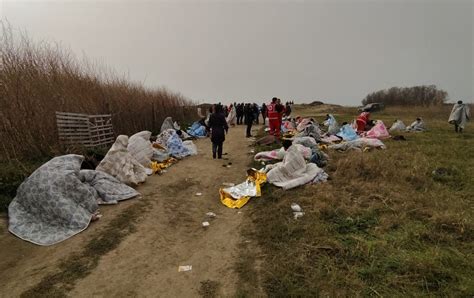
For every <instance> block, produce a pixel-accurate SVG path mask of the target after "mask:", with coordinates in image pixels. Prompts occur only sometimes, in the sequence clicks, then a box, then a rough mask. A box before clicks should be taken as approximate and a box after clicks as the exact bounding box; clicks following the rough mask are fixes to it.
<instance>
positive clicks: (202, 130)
mask: <svg viewBox="0 0 474 298" xmlns="http://www.w3.org/2000/svg"><path fill="white" fill-rule="evenodd" d="M186 132H187V133H188V134H189V135H191V136H193V137H196V138H204V137H206V135H207V131H206V127H205V126H204V125H201V123H199V122H198V121H196V122H194V123H193V125H191V127H190V128H188V130H187V131H186Z"/></svg>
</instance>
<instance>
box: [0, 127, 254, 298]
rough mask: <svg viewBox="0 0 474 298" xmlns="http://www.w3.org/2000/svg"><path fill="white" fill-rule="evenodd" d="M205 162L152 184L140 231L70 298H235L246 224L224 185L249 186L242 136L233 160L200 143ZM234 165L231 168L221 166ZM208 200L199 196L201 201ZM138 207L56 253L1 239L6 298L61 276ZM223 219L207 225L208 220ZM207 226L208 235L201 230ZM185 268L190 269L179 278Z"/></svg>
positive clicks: (0, 275)
mask: <svg viewBox="0 0 474 298" xmlns="http://www.w3.org/2000/svg"><path fill="white" fill-rule="evenodd" d="M196 144H197V146H198V152H199V154H198V155H197V156H193V157H189V158H186V159H184V160H182V161H180V162H179V163H178V164H176V165H174V166H173V167H171V168H169V169H168V172H167V173H165V174H163V175H162V176H153V177H149V179H148V180H147V182H146V183H145V184H144V185H143V186H141V187H140V188H139V189H138V190H139V191H140V192H141V193H142V194H143V195H144V197H143V198H142V199H141V200H144V201H146V202H147V208H145V210H144V211H143V213H142V214H141V215H140V216H139V219H138V222H137V223H136V227H135V230H134V232H133V233H132V234H130V235H128V236H127V237H125V238H124V239H123V240H122V241H121V243H120V244H119V245H118V247H117V248H116V249H114V250H112V251H110V252H108V253H107V254H105V255H104V256H102V257H101V258H100V261H99V263H98V265H97V267H96V268H95V269H94V270H93V271H92V272H91V273H90V274H89V275H88V276H86V277H85V278H83V279H81V280H79V281H77V282H76V284H75V287H74V288H73V289H72V290H71V291H70V292H69V294H70V295H71V296H91V295H94V296H137V295H138V296H160V297H189V296H197V295H198V290H199V288H200V287H201V282H206V281H207V282H208V284H212V285H213V289H214V288H217V293H218V294H219V295H224V296H231V295H233V294H234V293H235V285H236V282H237V278H236V275H235V273H234V271H233V266H234V264H235V261H236V257H237V255H238V250H237V245H238V244H239V243H240V242H241V241H242V239H241V236H240V228H241V227H240V225H241V223H242V219H243V217H244V216H245V209H244V210H243V211H242V212H239V211H237V210H233V209H229V208H227V207H225V206H223V205H222V204H221V203H220V202H219V194H218V189H219V187H221V185H222V183H223V182H233V183H238V182H241V181H243V180H244V179H245V170H246V168H247V165H248V162H249V160H250V158H251V157H250V155H249V153H248V152H249V147H248V145H249V142H248V141H247V140H246V139H245V138H244V128H243V127H236V128H232V129H231V130H230V132H229V135H228V136H227V140H226V142H225V144H224V152H227V153H228V155H226V156H225V157H226V158H228V160H213V159H212V157H211V154H210V147H211V144H210V140H208V139H205V140H198V141H196ZM229 162H231V163H232V165H231V167H230V168H227V167H223V164H224V163H226V164H228V163H229ZM198 192H200V193H202V195H201V196H197V195H196V193H198ZM138 202H139V200H130V201H128V202H123V203H121V204H119V205H118V206H106V207H102V211H103V214H104V217H103V218H102V219H101V220H100V221H99V222H97V223H93V224H92V225H91V226H90V227H89V228H88V229H87V230H86V231H84V232H83V233H80V234H79V235H77V236H75V237H73V238H71V239H69V240H67V241H65V242H63V243H60V244H58V245H55V246H52V247H39V246H36V245H32V244H29V243H27V242H25V241H22V240H19V239H17V238H16V237H14V236H12V235H10V234H8V231H7V229H6V224H4V225H2V230H1V234H0V256H2V258H0V280H1V281H2V283H1V284H0V293H9V296H16V295H19V294H21V293H23V292H24V291H25V290H27V289H29V288H31V287H32V286H34V285H36V284H37V283H38V282H39V281H40V280H41V279H42V278H44V276H46V275H47V274H49V273H51V272H54V271H56V270H57V267H58V264H59V262H60V261H61V260H64V259H65V258H66V257H67V256H69V255H71V254H72V253H74V252H78V251H80V250H81V249H82V248H83V247H84V246H85V245H86V244H87V242H88V239H90V238H91V237H92V236H93V235H94V234H97V233H100V232H101V231H103V229H104V228H105V227H106V225H108V224H110V221H111V220H112V219H113V218H114V217H116V216H117V215H119V214H120V213H121V212H124V210H125V209H126V208H127V207H129V206H132V205H133V204H137V203H138ZM208 211H212V212H215V213H216V214H217V217H216V218H215V219H211V220H209V219H208V218H207V217H206V212H208ZM206 220H207V221H209V222H210V226H209V227H208V228H203V227H202V226H201V223H202V222H203V221H206ZM179 265H192V266H193V268H192V271H190V272H178V266H179Z"/></svg>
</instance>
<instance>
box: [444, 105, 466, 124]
mask: <svg viewBox="0 0 474 298" xmlns="http://www.w3.org/2000/svg"><path fill="white" fill-rule="evenodd" d="M470 117H471V115H470V110H469V106H468V105H466V104H463V103H461V104H459V103H457V104H455V105H454V106H453V109H452V110H451V114H450V115H449V119H448V122H449V123H451V124H457V125H458V126H459V127H460V128H462V129H464V127H465V126H466V123H467V121H468V120H469V118H470Z"/></svg>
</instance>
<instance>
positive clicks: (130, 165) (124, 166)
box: [96, 135, 147, 185]
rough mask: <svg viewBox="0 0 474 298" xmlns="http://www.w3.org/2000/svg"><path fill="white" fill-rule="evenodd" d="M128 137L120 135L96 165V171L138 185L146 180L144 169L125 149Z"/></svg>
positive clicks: (128, 183)
mask: <svg viewBox="0 0 474 298" xmlns="http://www.w3.org/2000/svg"><path fill="white" fill-rule="evenodd" d="M127 146H128V137H127V136H126V135H120V136H118V137H117V140H116V141H115V143H114V144H113V145H112V148H110V150H109V152H107V154H106V155H105V157H104V159H103V160H102V161H101V162H100V164H99V165H98V166H97V168H96V170H97V171H102V172H105V173H107V174H109V175H112V176H113V177H115V178H117V179H118V180H120V181H121V182H123V183H125V184H127V185H138V184H139V183H143V182H145V180H146V176H147V173H146V169H145V167H144V166H142V165H141V164H140V163H139V162H138V161H137V160H136V159H135V157H133V156H132V155H131V154H130V152H129V151H128V149H127Z"/></svg>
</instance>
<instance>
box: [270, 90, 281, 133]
mask: <svg viewBox="0 0 474 298" xmlns="http://www.w3.org/2000/svg"><path fill="white" fill-rule="evenodd" d="M282 112H283V106H282V105H281V104H278V99H277V98H276V97H274V98H272V102H271V103H270V104H268V105H267V117H268V124H269V126H270V135H272V136H275V137H277V138H280V129H281V113H282Z"/></svg>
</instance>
